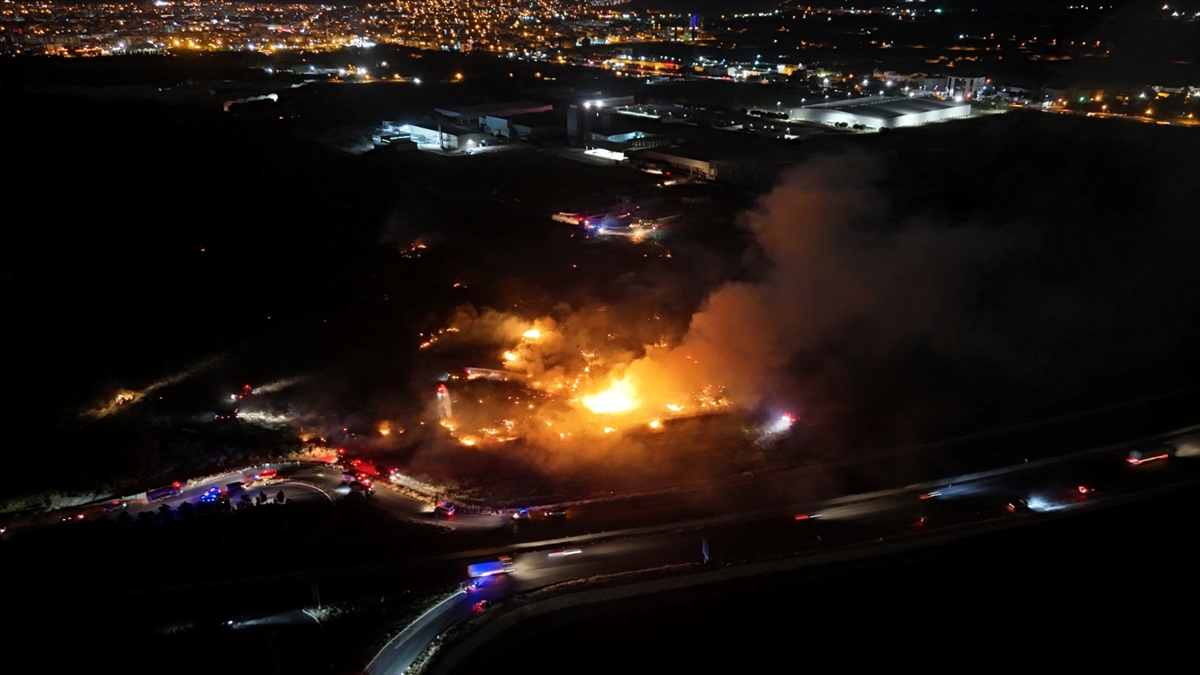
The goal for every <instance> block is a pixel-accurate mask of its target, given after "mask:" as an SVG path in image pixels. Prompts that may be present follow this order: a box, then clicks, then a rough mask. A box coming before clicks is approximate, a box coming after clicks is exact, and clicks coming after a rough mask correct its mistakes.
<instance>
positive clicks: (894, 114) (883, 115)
mask: <svg viewBox="0 0 1200 675" xmlns="http://www.w3.org/2000/svg"><path fill="white" fill-rule="evenodd" d="M970 114H971V104H970V103H959V102H955V101H942V100H939V99H936V98H932V97H904V96H888V97H872V98H856V99H851V100H849V101H831V102H829V103H819V104H814V105H807V106H801V107H799V108H791V109H790V110H788V115H789V117H790V118H791V119H793V120H803V121H806V122H819V123H822V124H838V123H843V122H844V123H845V124H846V125H847V126H855V125H860V124H861V125H862V126H864V127H868V128H871V129H892V128H896V127H912V126H917V125H920V124H928V123H930V122H941V121H943V120H949V119H955V118H960V117H966V116H968V115H970Z"/></svg>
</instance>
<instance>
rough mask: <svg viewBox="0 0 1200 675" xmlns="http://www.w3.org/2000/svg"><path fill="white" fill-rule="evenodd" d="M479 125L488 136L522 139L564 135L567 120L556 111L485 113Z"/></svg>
mask: <svg viewBox="0 0 1200 675" xmlns="http://www.w3.org/2000/svg"><path fill="white" fill-rule="evenodd" d="M479 127H480V129H482V130H483V133H485V134H487V135H489V136H499V137H501V138H515V139H519V140H522V141H529V140H538V139H543V138H554V137H557V136H564V135H565V134H566V131H567V120H566V117H565V116H564V115H562V114H561V113H556V112H537V113H526V114H524V115H511V116H500V115H485V116H484V117H483V119H481V120H479Z"/></svg>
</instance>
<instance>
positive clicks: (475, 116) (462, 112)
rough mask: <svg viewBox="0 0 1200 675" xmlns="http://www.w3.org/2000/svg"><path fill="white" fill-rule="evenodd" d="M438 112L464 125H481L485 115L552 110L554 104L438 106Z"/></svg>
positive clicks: (509, 103)
mask: <svg viewBox="0 0 1200 675" xmlns="http://www.w3.org/2000/svg"><path fill="white" fill-rule="evenodd" d="M436 110H437V114H439V115H441V116H443V117H446V118H449V119H451V120H454V122H455V123H456V124H460V125H462V126H464V127H477V126H479V125H480V124H481V123H482V121H483V118H484V117H488V116H491V117H512V116H514V115H528V114H531V113H540V112H550V111H551V110H554V106H553V105H550V104H549V103H538V102H536V101H510V102H508V103H486V104H484V105H472V106H466V107H462V108H436Z"/></svg>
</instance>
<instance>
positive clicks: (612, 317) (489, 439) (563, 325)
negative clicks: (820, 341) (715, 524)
mask: <svg viewBox="0 0 1200 675" xmlns="http://www.w3.org/2000/svg"><path fill="white" fill-rule="evenodd" d="M564 309H565V308H564ZM665 330H666V329H664V328H663V324H662V323H659V317H658V315H657V314H651V315H650V316H648V317H646V319H645V320H644V321H639V322H634V321H630V320H629V319H628V318H627V317H619V316H617V315H616V312H613V311H609V309H608V308H603V307H602V308H597V309H594V310H593V311H591V312H587V311H580V312H572V313H567V314H565V316H564V317H563V318H554V317H549V316H547V317H542V318H539V319H536V320H534V321H529V320H528V319H521V318H519V317H516V316H513V315H511V314H503V313H500V312H495V311H493V310H485V311H484V313H482V314H480V313H478V312H477V311H475V310H474V309H470V308H464V309H463V310H460V312H459V314H458V316H456V317H455V319H454V320H453V322H452V323H451V325H450V327H447V328H443V329H441V330H438V331H436V333H434V334H433V335H434V336H435V337H439V338H441V340H440V341H445V340H447V339H449V338H451V337H452V336H453V338H454V339H455V340H457V341H460V342H466V343H468V344H474V345H476V346H477V347H478V348H479V349H480V354H481V355H482V354H488V353H490V354H493V355H495V356H493V357H492V358H493V359H495V361H493V362H492V363H481V364H469V365H470V366H471V367H468V368H466V369H465V370H464V371H462V373H461V374H451V376H450V377H449V379H448V380H447V382H446V384H444V385H442V386H440V387H439V388H438V406H437V409H438V414H439V415H440V417H441V418H442V426H443V427H444V428H445V429H447V431H449V433H450V435H451V436H452V437H454V438H455V439H457V440H458V442H459V443H460V444H462V445H470V446H480V445H494V444H497V443H505V442H509V441H514V440H517V439H520V438H524V439H534V440H544V441H551V440H552V441H553V442H555V443H557V442H561V441H570V440H573V439H574V440H579V439H582V438H584V437H589V438H595V437H598V436H607V437H609V438H617V437H619V435H620V434H618V433H617V432H620V431H623V430H626V429H641V430H646V429H650V430H652V431H662V430H665V429H666V428H668V425H667V422H668V421H669V420H670V419H672V418H678V417H684V416H691V415H698V414H704V413H707V412H712V411H714V410H716V409H719V408H722V407H724V406H727V405H729V403H730V401H729V400H728V399H727V398H725V396H724V387H723V386H719V385H710V384H707V383H706V382H705V380H706V379H707V376H706V374H705V373H704V372H703V371H701V370H700V369H699V368H698V367H697V366H696V362H697V360H696V359H694V358H692V357H691V356H689V355H687V354H684V353H682V352H680V353H678V354H674V353H672V349H671V344H672V342H673V340H672V339H671V337H670V336H669V334H664V332H665ZM420 337H421V338H422V339H423V340H425V342H424V344H422V345H421V346H422V348H428V347H429V346H431V345H430V344H429V337H430V336H429V335H422V336H420ZM460 346H461V345H460ZM664 356H669V358H663V357H664ZM462 365H468V364H462ZM452 372H453V371H452Z"/></svg>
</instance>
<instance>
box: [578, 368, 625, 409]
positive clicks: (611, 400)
mask: <svg viewBox="0 0 1200 675" xmlns="http://www.w3.org/2000/svg"><path fill="white" fill-rule="evenodd" d="M580 400H581V401H582V402H583V405H585V406H587V409H588V410H591V411H592V412H594V413H596V414H598V415H612V414H614V413H623V412H628V411H630V410H633V409H634V408H636V407H638V405H639V401H638V399H637V392H636V391H634V388H633V385H632V384H630V383H629V378H628V377H626V378H624V379H621V380H616V381H614V382H613V383H612V385H611V386H609V388H608V389H605V390H604V391H602V392H600V393H598V394H592V395H590V396H584V397H583V398H582V399H580Z"/></svg>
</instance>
